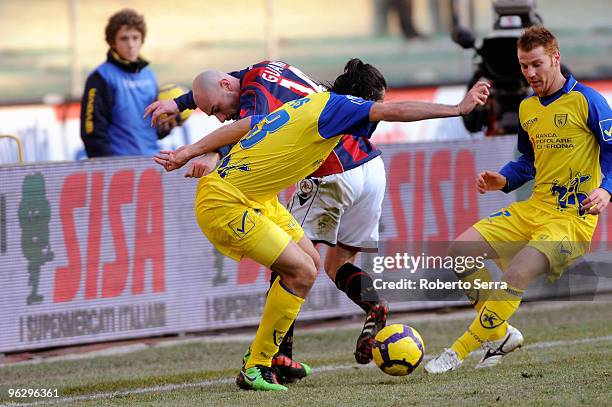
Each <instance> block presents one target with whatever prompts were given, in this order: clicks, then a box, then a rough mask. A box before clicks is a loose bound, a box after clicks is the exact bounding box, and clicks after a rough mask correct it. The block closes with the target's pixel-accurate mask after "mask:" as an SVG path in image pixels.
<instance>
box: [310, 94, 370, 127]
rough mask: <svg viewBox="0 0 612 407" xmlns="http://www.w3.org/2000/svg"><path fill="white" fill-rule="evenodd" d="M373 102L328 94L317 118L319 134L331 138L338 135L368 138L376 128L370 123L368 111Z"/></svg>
mask: <svg viewBox="0 0 612 407" xmlns="http://www.w3.org/2000/svg"><path fill="white" fill-rule="evenodd" d="M373 104H374V102H371V101H368V100H364V99H361V98H358V97H354V96H350V95H337V94H335V93H330V96H329V100H328V101H327V103H326V104H325V107H324V108H323V111H322V112H321V115H320V116H319V123H318V126H319V134H320V135H321V136H322V137H323V138H332V137H334V136H338V135H340V134H345V133H348V134H352V135H354V136H357V137H368V138H369V137H370V136H371V135H372V132H373V131H374V128H375V127H376V126H375V125H374V124H373V123H372V122H370V109H371V108H372V105H373Z"/></svg>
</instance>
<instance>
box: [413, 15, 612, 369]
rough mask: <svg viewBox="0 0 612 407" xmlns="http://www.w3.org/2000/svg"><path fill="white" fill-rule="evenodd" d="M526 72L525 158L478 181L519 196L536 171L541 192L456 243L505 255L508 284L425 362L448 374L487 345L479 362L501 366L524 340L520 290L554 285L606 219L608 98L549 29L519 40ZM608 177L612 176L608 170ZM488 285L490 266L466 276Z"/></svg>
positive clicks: (611, 182)
mask: <svg viewBox="0 0 612 407" xmlns="http://www.w3.org/2000/svg"><path fill="white" fill-rule="evenodd" d="M518 59H519V63H520V65H521V70H522V73H523V75H524V76H525V78H526V79H527V81H528V82H529V85H530V86H531V88H532V89H533V91H534V92H535V95H533V96H531V97H528V98H526V99H524V100H523V101H522V102H521V105H520V109H519V120H520V126H519V132H518V149H519V151H520V153H521V154H522V156H521V157H520V158H519V159H518V161H516V162H510V163H508V164H507V165H506V166H505V167H503V168H502V169H501V171H500V172H491V171H485V172H483V173H481V174H480V175H478V177H477V180H476V187H477V189H478V191H479V192H480V193H481V194H484V193H486V192H488V191H498V190H501V191H504V192H510V191H512V190H514V189H516V188H518V187H520V186H521V185H522V184H523V183H525V182H526V181H529V180H531V179H533V178H534V177H535V184H534V187H533V194H532V196H531V198H529V199H528V200H527V201H523V202H515V203H513V204H512V205H510V206H509V207H508V208H503V209H501V210H500V211H499V212H497V213H494V214H492V215H490V216H489V217H487V218H486V219H483V220H481V221H480V222H478V223H476V224H475V225H474V226H473V227H471V228H470V229H468V230H467V231H465V232H464V233H463V234H462V235H460V236H459V237H458V238H457V240H456V241H455V242H454V243H453V244H452V245H451V247H450V252H451V255H453V256H455V257H457V256H470V255H475V256H480V255H483V254H484V253H487V254H488V257H496V258H497V260H496V261H497V264H498V265H500V267H501V269H502V271H504V274H503V282H505V287H504V286H503V285H500V286H499V289H494V290H490V291H489V292H488V293H487V292H482V291H481V292H479V290H470V291H469V292H468V297H470V300H471V301H472V303H473V305H474V306H475V308H476V310H477V313H478V315H477V317H476V318H475V319H474V321H473V322H472V323H471V325H470V326H469V328H468V330H467V331H466V332H465V333H464V334H463V335H462V336H461V337H460V338H459V339H457V340H456V341H455V343H453V345H452V346H451V347H450V349H445V350H444V352H443V353H442V354H441V355H440V356H438V357H437V358H435V359H432V360H431V361H430V362H429V363H428V364H427V365H426V366H425V370H426V371H427V372H428V373H443V372H447V371H450V370H455V369H457V368H458V367H460V366H461V363H462V360H463V359H464V358H465V357H466V356H467V355H468V354H469V353H470V352H472V351H474V350H475V349H476V348H478V347H479V346H481V345H482V347H483V349H484V351H485V353H484V355H483V357H482V359H481V360H480V361H479V362H478V364H477V365H476V367H477V368H483V367H490V366H494V365H496V364H497V363H499V362H500V360H501V358H502V357H503V356H504V355H505V354H507V353H509V352H512V351H513V350H515V349H517V348H519V347H520V346H521V345H522V344H523V336H522V335H521V333H520V332H519V330H518V329H516V328H514V327H513V326H511V325H509V324H508V322H507V321H508V319H510V317H511V316H512V315H513V314H514V312H515V311H516V310H517V308H518V306H519V304H520V302H521V296H522V294H523V292H524V290H526V289H527V287H528V286H529V284H530V283H531V282H532V281H533V280H534V279H536V278H538V277H540V276H543V275H547V277H548V280H549V281H550V282H552V281H554V280H556V279H557V278H559V277H560V275H561V273H562V272H563V270H564V269H565V268H566V267H567V266H568V265H569V264H571V263H572V261H573V260H575V259H576V258H577V257H579V256H582V255H583V254H584V253H585V252H586V251H587V250H588V248H589V245H590V242H591V239H592V237H593V232H594V231H595V227H596V225H597V219H598V215H599V214H600V213H602V211H603V210H604V209H605V208H606V206H608V203H609V202H610V194H611V193H612V112H611V110H610V106H609V105H608V103H607V102H606V100H605V99H604V98H603V96H602V95H600V94H599V93H597V92H596V91H595V90H593V89H591V88H589V87H586V86H584V85H582V84H580V83H578V82H576V80H575V79H574V78H573V77H572V76H569V77H567V78H566V77H564V76H563V75H562V74H561V62H560V54H559V46H558V43H557V39H556V38H555V36H554V35H553V34H552V33H551V32H550V31H548V30H547V29H546V28H544V27H542V26H533V27H530V28H528V29H527V30H525V32H524V33H523V34H522V36H521V37H520V38H519V40H518ZM602 173H603V179H602V177H601V174H602ZM458 277H459V278H460V279H461V280H463V281H467V282H473V281H475V280H476V279H477V278H479V279H481V280H484V281H487V280H490V278H491V276H490V274H489V273H488V271H487V270H486V268H482V269H475V270H470V271H469V272H466V273H463V274H461V275H458Z"/></svg>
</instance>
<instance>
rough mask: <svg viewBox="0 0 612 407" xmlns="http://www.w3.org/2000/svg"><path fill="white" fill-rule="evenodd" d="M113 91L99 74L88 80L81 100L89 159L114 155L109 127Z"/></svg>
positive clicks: (83, 131) (83, 137) (83, 132)
mask: <svg viewBox="0 0 612 407" xmlns="http://www.w3.org/2000/svg"><path fill="white" fill-rule="evenodd" d="M113 97H114V93H113V89H112V88H111V87H110V86H109V85H108V83H107V82H106V81H105V80H104V78H103V77H102V75H100V73H99V72H97V71H96V72H94V73H93V74H91V75H90V76H89V78H87V82H86V83H85V91H84V92H83V99H82V100H81V139H82V140H83V144H84V145H85V151H86V152H87V156H88V157H90V158H91V157H105V156H109V155H112V150H111V147H110V141H109V138H108V125H109V123H110V122H111V118H112V109H113Z"/></svg>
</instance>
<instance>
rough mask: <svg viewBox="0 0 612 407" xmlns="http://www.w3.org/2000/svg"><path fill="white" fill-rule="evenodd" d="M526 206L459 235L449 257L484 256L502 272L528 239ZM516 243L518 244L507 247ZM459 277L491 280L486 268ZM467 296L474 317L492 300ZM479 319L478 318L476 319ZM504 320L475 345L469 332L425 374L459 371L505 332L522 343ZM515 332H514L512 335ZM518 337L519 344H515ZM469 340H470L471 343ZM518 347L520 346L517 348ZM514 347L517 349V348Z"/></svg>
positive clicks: (487, 294) (480, 294)
mask: <svg viewBox="0 0 612 407" xmlns="http://www.w3.org/2000/svg"><path fill="white" fill-rule="evenodd" d="M526 206H528V205H527V204H525V203H522V202H521V203H514V204H512V205H510V206H509V207H508V208H504V209H502V210H501V211H498V212H496V213H494V214H492V215H490V216H489V217H487V218H485V219H483V220H481V221H479V222H478V223H476V224H475V225H474V226H473V227H471V228H469V229H468V230H467V231H466V232H464V233H462V234H461V235H460V236H459V237H458V238H457V240H456V241H455V242H453V243H452V244H451V246H450V248H449V254H450V255H451V256H453V257H455V258H457V257H460V256H471V257H476V256H485V257H486V258H493V259H496V261H497V262H498V265H500V266H501V268H502V270H503V269H504V268H506V264H507V263H509V261H508V260H507V259H508V256H512V257H510V258H513V257H514V256H515V255H516V254H515V252H516V251H517V250H516V248H517V247H519V246H523V245H524V243H525V242H527V241H529V238H530V232H529V230H530V227H531V226H530V225H529V224H526V223H525V222H524V219H523V217H522V212H529V211H530V210H531V208H526ZM508 242H517V243H508ZM456 274H458V277H459V278H460V279H461V280H463V281H466V282H470V283H472V282H474V281H475V280H476V278H480V279H482V280H487V281H491V276H490V273H489V272H488V270H486V268H481V269H478V270H475V271H473V270H467V273H456ZM466 294H467V295H468V298H470V301H471V302H472V304H473V305H474V307H475V308H476V310H477V317H478V316H479V315H480V314H481V313H482V311H483V309H484V307H485V304H486V303H487V301H488V300H491V299H493V298H494V291H493V290H476V289H473V288H470V289H469V290H466ZM477 319H478V318H477ZM508 326H509V325H508V323H507V322H506V320H503V321H500V323H499V325H498V326H496V328H499V329H496V330H491V331H490V332H489V333H491V334H492V336H491V337H487V338H485V339H484V340H483V341H478V340H476V339H474V338H473V336H472V335H473V334H472V332H471V331H470V329H468V330H467V331H466V332H465V333H464V334H463V335H462V336H461V337H460V338H459V339H457V340H456V341H455V342H454V343H453V345H452V346H451V347H450V348H448V349H445V350H444V352H442V354H440V355H439V356H438V357H436V358H434V359H432V360H430V361H429V362H428V363H427V364H426V365H425V371H426V372H428V373H442V372H447V371H450V370H455V369H457V368H459V367H460V366H461V364H462V361H463V359H465V357H467V355H468V354H469V353H470V352H472V351H473V350H474V349H476V347H478V346H480V345H481V344H483V343H485V341H488V340H491V341H496V340H498V339H500V338H503V337H504V336H505V335H506V334H507V332H513V333H515V334H514V337H516V338H517V341H514V342H517V343H518V342H520V343H522V336H520V332H518V330H516V329H515V328H513V327H511V328H510V329H508ZM515 331H516V332H515ZM519 336H520V341H518V339H519ZM470 337H471V339H473V340H470ZM518 346H520V344H518ZM518 346H517V347H518Z"/></svg>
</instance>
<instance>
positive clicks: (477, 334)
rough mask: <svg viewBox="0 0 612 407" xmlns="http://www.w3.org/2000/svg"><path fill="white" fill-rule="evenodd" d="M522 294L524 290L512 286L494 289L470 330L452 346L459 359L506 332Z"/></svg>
mask: <svg viewBox="0 0 612 407" xmlns="http://www.w3.org/2000/svg"><path fill="white" fill-rule="evenodd" d="M522 295H523V290H520V289H518V288H514V287H510V286H508V288H506V289H505V290H494V291H492V295H491V298H490V299H488V300H487V301H485V302H484V304H483V305H482V308H481V309H480V312H479V313H478V315H477V316H476V318H475V319H474V321H473V322H472V324H471V325H470V326H469V328H468V330H467V331H465V333H464V334H463V335H461V337H460V338H459V339H457V340H456V341H455V343H453V345H452V346H451V349H453V350H454V351H455V352H457V355H458V356H459V359H461V360H463V359H465V357H466V356H467V355H469V354H470V353H471V352H472V351H474V350H476V349H477V348H478V347H479V346H480V345H481V344H482V343H483V342H484V341H487V340H497V339H500V338H502V337H503V336H504V335H505V334H506V328H507V323H506V321H507V320H508V319H509V318H510V317H511V316H512V315H513V314H514V312H515V311H516V310H517V309H518V307H519V304H520V303H521V297H522Z"/></svg>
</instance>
